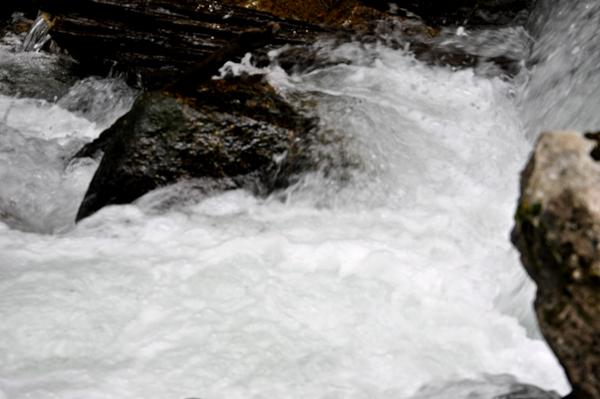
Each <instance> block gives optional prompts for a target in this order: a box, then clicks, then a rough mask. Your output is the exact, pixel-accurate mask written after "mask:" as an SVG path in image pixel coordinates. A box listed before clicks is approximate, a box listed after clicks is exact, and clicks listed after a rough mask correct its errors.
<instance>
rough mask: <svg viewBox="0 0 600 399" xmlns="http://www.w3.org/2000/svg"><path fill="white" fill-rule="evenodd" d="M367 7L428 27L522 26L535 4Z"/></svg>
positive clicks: (405, 2) (486, 1)
mask: <svg viewBox="0 0 600 399" xmlns="http://www.w3.org/2000/svg"><path fill="white" fill-rule="evenodd" d="M364 3H365V5H368V6H371V7H374V8H378V9H380V10H387V11H390V12H396V13H402V14H406V13H407V12H408V13H414V14H416V15H418V16H419V17H421V18H422V19H423V20H424V21H425V22H426V23H427V24H428V25H431V26H434V27H442V26H449V25H451V26H477V25H521V24H523V23H524V22H525V21H526V19H527V16H528V15H529V11H530V9H531V8H532V6H533V3H534V0H392V1H389V0H365V1H364Z"/></svg>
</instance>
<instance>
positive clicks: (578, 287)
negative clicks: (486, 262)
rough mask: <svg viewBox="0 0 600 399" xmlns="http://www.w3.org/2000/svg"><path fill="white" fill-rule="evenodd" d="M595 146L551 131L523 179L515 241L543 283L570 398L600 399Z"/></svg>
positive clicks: (551, 336) (542, 321) (546, 329)
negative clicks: (593, 153) (593, 156)
mask: <svg viewBox="0 0 600 399" xmlns="http://www.w3.org/2000/svg"><path fill="white" fill-rule="evenodd" d="M594 144H595V143H594V142H593V141H590V140H587V139H585V138H584V137H583V136H582V135H581V134H580V133H577V132H546V133H544V134H543V135H542V136H541V137H540V139H539V141H538V144H537V146H536V148H535V151H534V153H533V155H532V157H531V159H530V161H529V163H528V165H527V167H526V168H525V170H524V171H523V173H522V176H521V197H520V199H519V203H518V209H517V213H516V225H515V228H514V230H513V232H512V241H513V243H514V244H515V245H516V247H517V248H518V249H519V251H520V252H521V261H522V263H523V265H524V266H525V269H526V270H527V272H528V274H529V275H530V276H531V278H533V280H534V281H535V283H536V284H537V287H538V291H537V297H536V300H535V309H536V313H537V317H538V321H539V325H540V329H541V331H542V333H543V335H544V337H545V338H546V340H547V341H548V344H549V345H550V347H551V348H552V350H553V351H554V353H555V354H556V356H557V358H558V360H559V361H560V363H561V364H562V366H563V367H564V369H565V372H566V374H567V376H568V378H569V381H570V383H571V386H572V387H573V393H572V395H570V396H569V397H570V398H578V399H599V398H600V250H599V249H600V248H599V243H600V164H598V163H597V162H596V161H595V160H594V159H593V158H592V156H591V155H590V153H591V151H592V150H593V148H594Z"/></svg>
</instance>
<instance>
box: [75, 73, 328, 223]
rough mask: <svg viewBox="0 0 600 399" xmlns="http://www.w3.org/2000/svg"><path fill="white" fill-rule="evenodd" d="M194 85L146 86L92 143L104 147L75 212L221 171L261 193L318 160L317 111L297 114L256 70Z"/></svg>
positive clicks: (230, 183)
mask: <svg viewBox="0 0 600 399" xmlns="http://www.w3.org/2000/svg"><path fill="white" fill-rule="evenodd" d="M197 93H198V94H197V97H195V98H191V97H181V96H179V95H176V94H171V93H167V92H147V93H145V94H143V95H141V96H140V98H139V99H138V100H137V101H136V103H135V104H134V105H133V108H132V109H131V111H130V112H129V113H128V114H126V115H124V116H123V117H122V118H121V119H119V120H118V121H117V122H116V123H115V124H114V125H113V126H112V127H110V128H109V129H108V130H107V131H105V132H104V133H103V134H102V136H101V137H100V139H99V141H100V143H98V142H96V143H92V145H91V146H92V147H94V150H102V149H103V150H105V154H104V157H103V158H102V161H101V163H100V166H99V167H98V170H97V172H96V174H95V175H94V178H93V179H92V182H91V183H90V186H89V189H88V191H87V193H86V195H85V198H84V200H83V202H82V204H81V207H80V209H79V213H78V215H77V220H80V219H82V218H84V217H87V216H89V215H91V214H92V213H94V212H96V211H97V210H98V209H100V208H101V207H103V206H105V205H109V204H123V203H128V202H131V201H133V200H135V199H136V198H138V197H140V196H142V195H144V194H145V193H147V192H149V191H151V190H153V189H155V188H158V187H163V186H166V185H169V184H172V183H175V182H177V181H181V180H185V179H191V178H210V179H216V180H219V179H224V180H223V181H226V182H227V183H226V184H223V185H222V186H223V188H224V189H227V188H236V187H237V188H239V187H242V188H247V189H250V190H251V191H253V192H254V193H255V194H258V195H265V194H268V193H270V192H272V191H273V190H275V189H277V188H281V187H285V186H287V185H288V184H290V183H293V182H294V181H295V180H296V179H297V178H298V176H299V175H301V174H302V173H303V172H306V171H307V170H314V169H315V168H317V167H320V166H321V164H322V162H323V159H322V158H321V159H319V157H318V156H317V155H315V153H314V151H313V150H312V146H313V144H314V143H315V142H316V140H322V139H321V138H319V134H318V132H317V128H316V127H317V121H316V119H312V118H307V117H304V116H301V115H300V114H298V113H297V112H296V111H295V110H294V109H293V108H292V107H291V106H290V105H289V104H287V103H286V102H285V101H283V99H282V98H281V97H280V96H278V95H277V94H276V93H275V91H274V89H273V88H272V87H271V86H269V85H268V84H267V83H266V82H263V80H262V76H261V75H253V76H246V77H235V78H227V79H222V80H212V81H209V82H207V83H205V84H203V85H201V86H199V87H198V89H197ZM91 153H93V151H88V153H86V154H85V155H91ZM212 186H213V187H214V184H213V185H212ZM217 186H218V185H217Z"/></svg>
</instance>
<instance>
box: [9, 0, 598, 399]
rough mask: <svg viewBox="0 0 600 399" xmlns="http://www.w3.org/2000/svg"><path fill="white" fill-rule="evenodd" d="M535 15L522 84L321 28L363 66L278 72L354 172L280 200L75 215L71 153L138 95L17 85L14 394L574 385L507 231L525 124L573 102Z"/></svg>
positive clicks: (487, 391)
mask: <svg viewBox="0 0 600 399" xmlns="http://www.w3.org/2000/svg"><path fill="white" fill-rule="evenodd" d="M546 3H547V4H544V7H546V8H547V10H546V12H547V14H546V17H547V16H548V15H551V14H552V7H559V5H558V2H556V4H554V3H552V2H551V1H549V0H548V1H547V2H546ZM575 3H577V2H575ZM590 4H591V5H592V6H593V7H595V8H594V9H593V10H592V11H594V12H595V13H596V14H594V15H595V17H596V18H598V16H599V14H598V6H596V5H593V4H592V2H589V1H588V2H586V1H579V2H578V5H579V6H581V7H582V9H583V10H585V11H586V12H589V9H586V8H585V7H586V5H590ZM578 9H579V8H577V7H574V10H578ZM563 11H564V10H563ZM537 12H538V14H539V15H541V14H542V11H540V10H538V11H537ZM565 12H566V11H565ZM574 12H575V11H574ZM548 13H549V14H548ZM538 14H536V15H538ZM570 17H571V18H572V19H574V20H577V18H581V17H580V16H578V15H575V16H570ZM538 22H539V21H538ZM536 26H537V28H536V29H537V30H536V32H537V33H538V36H537V37H535V39H536V40H537V42H536V46H537V47H534V54H536V57H537V64H536V66H535V67H534V73H533V74H532V75H531V76H529V75H528V74H527V73H525V72H524V73H523V74H521V75H520V76H518V77H517V78H515V79H513V80H509V81H507V80H506V79H502V78H500V77H497V76H493V75H492V76H490V74H489V73H487V72H486V71H487V70H486V69H485V68H484V72H481V71H473V70H470V69H469V70H461V71H453V70H450V69H448V68H439V67H430V66H426V65H424V64H422V63H420V62H418V61H415V60H414V58H413V57H412V56H411V55H410V54H408V53H406V52H403V51H398V50H391V49H388V48H385V47H383V46H376V45H371V46H364V45H360V44H358V43H354V44H347V45H344V46H341V47H338V48H336V49H332V48H329V47H328V46H327V44H326V43H324V44H322V45H321V48H322V51H324V52H325V51H326V52H328V53H329V54H330V55H331V56H332V57H336V56H344V57H347V56H348V55H351V56H352V58H353V59H355V60H356V62H355V63H354V64H353V65H337V66H329V67H326V68H322V69H318V70H315V71H312V72H308V73H303V74H297V75H292V76H290V75H288V74H286V73H285V72H284V71H283V70H281V69H280V68H278V67H277V66H271V67H269V68H267V69H264V70H260V72H261V73H265V74H266V76H267V79H268V80H269V82H270V83H271V84H272V85H273V86H274V87H276V88H277V89H278V90H279V91H280V93H281V94H282V95H284V96H285V97H286V98H287V99H288V100H289V101H291V102H293V103H294V104H296V105H297V106H299V107H305V108H308V107H310V109H311V111H310V112H313V113H316V114H318V116H319V117H320V118H321V121H322V124H323V129H329V130H332V131H334V132H336V133H337V134H340V135H343V136H344V137H345V138H346V141H345V143H344V145H345V150H346V151H347V152H348V153H349V154H353V155H354V156H355V158H356V159H358V160H360V167H359V168H356V169H355V170H352V171H351V172H350V176H349V177H350V178H349V179H346V180H343V181H340V180H338V179H335V178H332V177H324V176H321V175H319V174H313V175H310V176H307V177H306V178H305V179H304V180H303V181H302V182H301V183H299V184H298V185H296V186H295V187H292V188H290V189H289V190H287V191H286V192H285V193H280V194H278V195H276V196H273V198H268V199H266V200H261V199H257V198H254V197H252V196H251V195H250V194H249V193H246V192H244V191H231V192H227V193H223V194H219V195H214V196H208V197H207V196H203V195H200V194H198V193H196V192H195V191H194V189H193V185H189V184H186V183H181V184H178V185H175V186H174V187H170V188H166V189H161V190H157V191H156V192H153V193H150V194H148V195H147V196H145V197H143V198H141V199H140V200H138V201H137V202H136V203H134V204H131V205H121V206H110V207H106V208H104V209H102V210H101V211H100V212H98V213H97V214H95V215H93V216H92V217H89V218H87V219H84V220H83V221H82V222H80V223H79V224H78V225H77V226H75V225H74V224H73V218H74V215H75V213H76V210H77V207H78V205H79V202H80V201H81V198H82V197H83V194H84V192H85V190H86V188H87V184H88V182H89V181H90V179H91V177H92V175H93V173H94V170H95V168H96V167H97V160H89V159H88V160H80V161H77V162H70V161H69V159H70V157H71V156H72V155H73V154H74V152H75V151H77V149H78V148H79V147H80V146H81V145H82V143H84V142H86V141H89V140H90V139H91V138H93V137H95V136H97V135H98V134H99V133H100V132H101V131H102V129H104V128H105V127H106V126H108V125H109V124H110V123H111V121H112V120H114V119H116V118H117V117H118V115H120V114H122V113H123V112H126V110H127V109H128V107H129V106H130V105H131V102H132V101H133V99H134V97H135V95H136V92H135V91H133V90H131V89H128V88H127V87H124V86H123V83H122V82H121V81H119V80H117V79H96V78H92V79H86V80H84V81H82V82H79V83H78V84H76V85H75V86H73V87H72V89H71V91H70V92H69V93H68V94H67V95H66V96H65V97H63V98H61V99H59V100H58V101H57V102H56V103H54V102H47V101H44V100H33V99H27V98H17V97H6V96H0V220H2V221H3V222H2V223H0V254H1V256H0V265H1V267H0V319H1V320H2V323H0V337H2V338H1V339H0V398H9V399H17V398H36V399H45V398H65V399H67V398H82V397H85V398H145V399H152V398H157V399H158V398H161V399H165V398H178V399H183V398H186V397H199V398H204V399H210V398H232V399H235V398H240V399H241V398H244V399H248V398H355V399H358V398H382V399H383V398H386V399H387V398H395V399H399V398H439V399H441V398H467V397H469V398H473V397H477V398H489V399H492V398H495V397H499V395H502V394H506V393H508V392H511V391H513V390H514V389H515V386H517V385H518V384H517V383H526V384H533V385H537V386H539V387H541V388H543V389H545V390H555V391H557V392H559V393H560V394H566V393H568V392H569V386H568V383H567V381H566V379H565V377H564V373H563V372H562V370H561V368H560V366H559V365H558V363H557V361H556V359H555V358H554V356H553V355H552V353H551V351H550V350H549V348H548V347H547V345H546V344H545V343H544V342H543V340H541V338H540V336H539V332H538V331H537V329H536V324H535V318H534V314H533V311H532V306H531V302H532V299H533V296H534V291H535V288H534V286H533V284H532V283H531V282H530V281H529V280H528V278H527V277H526V275H525V273H524V272H523V270H522V267H521V266H520V264H519V261H518V254H517V253H516V251H515V250H514V249H513V248H512V247H511V245H510V243H509V240H508V236H509V231H510V229H511V227H512V223H513V222H512V214H513V211H514V206H515V202H516V198H517V195H518V177H519V172H520V170H521V169H522V167H523V165H524V164H525V162H526V161H527V156H528V153H529V151H530V150H531V146H532V140H531V139H532V137H533V136H534V135H535V133H528V132H529V131H531V132H533V131H535V127H534V126H535V123H538V122H536V121H538V120H539V119H545V118H543V117H542V116H541V114H542V113H546V114H548V115H550V114H552V115H554V114H556V112H552V111H551V110H550V108H549V107H550V106H548V105H547V104H546V103H545V102H544V101H546V100H543V99H542V98H543V96H541V94H540V93H542V90H543V87H544V85H543V83H541V82H543V80H544V79H545V76H546V77H547V76H550V75H551V74H552V73H559V72H556V71H557V68H558V69H560V68H563V64H562V63H561V62H558V61H560V59H559V60H558V61H557V58H556V57H554V58H552V57H549V56H547V57H546V58H545V59H544V56H543V54H547V50H541V49H540V46H548V47H549V48H553V47H552V43H553V41H554V42H556V41H557V40H559V39H564V38H565V37H566V36H567V35H560V33H557V34H556V35H555V37H554V38H548V33H543V32H542V31H543V30H544V29H542V27H541V26H540V25H539V24H538V25H536ZM545 29H547V30H548V27H547V26H546V27H545ZM557 29H558V28H557ZM567 29H568V28H567ZM549 31H551V32H552V30H551V29H550V30H549ZM540 32H542V33H540ZM554 33H556V32H554ZM550 36H552V35H550ZM497 45H498V46H501V45H502V42H499V41H497ZM561 46H562V44H561ZM564 46H567V44H565V45H564ZM558 47H559V45H558V44H557V45H556V48H558ZM582 48H583V47H582ZM544 51H546V52H544ZM0 55H1V56H2V58H0V62H2V60H7V59H8V60H10V61H11V62H15V59H18V58H19V57H21V55H19V54H16V53H14V51H12V50H11V49H10V46H8V45H4V47H2V49H0ZM23 57H24V58H27V62H32V61H31V58H32V57H33V58H35V57H38V58H37V59H34V60H33V62H34V63H39V64H44V63H45V62H47V61H48V56H44V55H41V54H39V55H36V56H35V57H34V56H33V55H26V56H23ZM50 58H51V57H50ZM524 61H525V60H524ZM557 62H558V64H557ZM554 64H557V65H558V66H554V67H553V66H552V65H554ZM577 65H579V67H580V68H591V67H592V64H591V63H587V64H586V63H585V62H582V63H579V64H577ZM230 67H231V69H233V70H236V71H243V70H254V68H253V67H251V66H250V65H249V64H247V63H242V64H237V65H230ZM535 68H538V71H537V72H536V71H535ZM586 74H587V75H586ZM574 75H577V77H578V78H577V79H576V80H575V81H573V82H572V84H573V85H576V84H579V85H580V86H581V87H585V83H586V81H585V79H584V78H582V76H584V77H585V76H590V79H592V80H590V81H591V82H593V83H594V84H596V83H595V82H597V80H593V79H596V78H597V75H595V74H594V71H593V70H592V71H590V70H587V71H580V70H578V71H577V73H575V74H574ZM525 81H529V85H528V86H527V87H525V86H524V83H523V82H525ZM553 87H555V86H550V87H547V88H546V89H547V90H548V92H552V90H553ZM596 87H597V85H596ZM585 89H586V90H587V89H588V88H587V87H585ZM574 90H577V89H574ZM552 93H553V95H555V96H558V95H559V93H558V92H557V91H554V92H552ZM573 95H577V93H576V94H573ZM571 96H572V92H569V99H570V101H573V102H572V103H571V104H576V100H572V99H571ZM581 96H582V97H585V96H584V95H583V94H582V95H581ZM596 97H597V95H596ZM563 99H564V98H563ZM585 100H586V101H588V102H589V101H593V102H594V103H595V104H596V105H598V103H599V102H598V99H597V98H593V97H586V98H585ZM557 103H558V104H559V103H560V101H559V100H555V102H554V104H557ZM573 107H574V105H573ZM569 117H570V118H571V119H575V120H579V119H578V118H577V116H573V115H570V116H569ZM536 118H539V119H536ZM561 121H562V122H560V123H559V122H557V124H558V125H560V126H558V127H566V126H563V125H565V124H570V123H572V122H571V120H568V121H567V120H561ZM548 123H550V122H548ZM583 125H585V123H583V122H581V124H580V125H577V126H583ZM597 126H600V124H597V125H596V127H597ZM546 127H550V126H546V125H544V128H546ZM528 129H529V130H528ZM173 196H178V197H183V198H185V200H182V201H179V202H178V203H176V204H175V205H172V204H171V206H168V207H167V206H165V203H172V202H173V201H172V197H173ZM540 397H541V396H540Z"/></svg>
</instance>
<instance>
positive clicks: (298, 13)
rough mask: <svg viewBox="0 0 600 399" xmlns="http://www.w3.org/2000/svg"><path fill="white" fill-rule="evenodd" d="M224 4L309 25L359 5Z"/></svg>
mask: <svg viewBox="0 0 600 399" xmlns="http://www.w3.org/2000/svg"><path fill="white" fill-rule="evenodd" d="M222 2H223V3H224V4H230V5H234V6H237V7H243V8H247V9H251V10H257V11H262V12H268V13H271V14H273V15H277V16H278V17H282V18H289V19H295V20H299V21H305V22H310V23H317V24H318V23H323V22H324V19H325V17H326V16H327V15H328V14H329V13H331V12H332V11H335V10H344V9H348V8H352V7H354V6H357V5H361V2H360V1H358V0H318V1H316V0H308V1H306V0H304V1H299V0H223V1H222Z"/></svg>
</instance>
